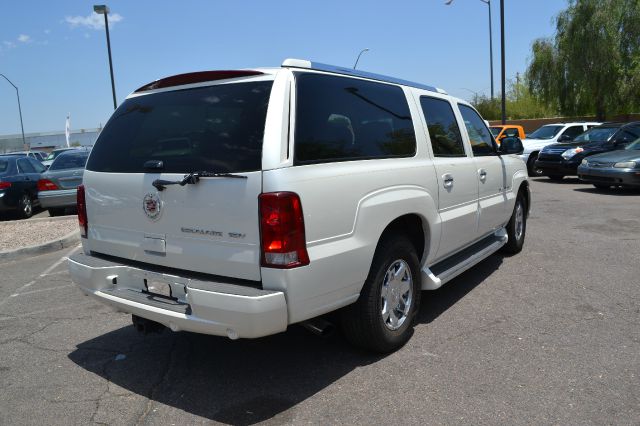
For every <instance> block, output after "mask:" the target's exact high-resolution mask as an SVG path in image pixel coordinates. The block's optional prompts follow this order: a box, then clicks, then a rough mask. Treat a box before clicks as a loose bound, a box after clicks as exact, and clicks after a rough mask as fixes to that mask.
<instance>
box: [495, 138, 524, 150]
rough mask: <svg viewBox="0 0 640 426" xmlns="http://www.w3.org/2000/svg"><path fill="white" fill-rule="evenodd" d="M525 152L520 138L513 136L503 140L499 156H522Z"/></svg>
mask: <svg viewBox="0 0 640 426" xmlns="http://www.w3.org/2000/svg"><path fill="white" fill-rule="evenodd" d="M523 152H524V146H523V145H522V141H521V140H520V138H518V137H515V136H512V137H509V138H504V139H502V142H501V143H500V148H499V149H498V154H522V153H523Z"/></svg>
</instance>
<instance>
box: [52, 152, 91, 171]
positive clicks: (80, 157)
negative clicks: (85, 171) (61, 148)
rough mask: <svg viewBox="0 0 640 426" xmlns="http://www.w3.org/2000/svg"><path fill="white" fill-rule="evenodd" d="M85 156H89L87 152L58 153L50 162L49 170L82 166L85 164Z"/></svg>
mask: <svg viewBox="0 0 640 426" xmlns="http://www.w3.org/2000/svg"><path fill="white" fill-rule="evenodd" d="M87 158H89V153H87V152H82V153H77V154H76V153H73V154H63V155H59V156H58V158H56V159H55V160H54V161H53V163H51V167H49V170H63V169H79V168H84V166H85V164H87Z"/></svg>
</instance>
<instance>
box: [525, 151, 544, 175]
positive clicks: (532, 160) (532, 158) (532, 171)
mask: <svg viewBox="0 0 640 426" xmlns="http://www.w3.org/2000/svg"><path fill="white" fill-rule="evenodd" d="M537 159H538V153H537V152H534V153H532V154H531V155H529V160H527V172H528V173H529V176H531V177H540V176H543V175H544V174H543V172H542V169H539V168H537V167H536V160H537Z"/></svg>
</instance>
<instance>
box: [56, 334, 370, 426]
mask: <svg viewBox="0 0 640 426" xmlns="http://www.w3.org/2000/svg"><path fill="white" fill-rule="evenodd" d="M117 348H122V349H120V350H117ZM119 354H122V355H125V356H126V358H125V359H122V360H120V361H116V357H117V358H123V356H122V355H119ZM69 358H70V359H71V360H72V361H73V362H74V363H76V364H77V365H78V366H80V367H82V368H84V369H86V370H88V371H90V372H92V373H94V374H97V375H99V376H101V377H103V378H104V379H106V380H108V381H110V382H112V383H114V384H115V385H117V386H120V387H122V388H124V389H126V390H128V391H130V392H133V393H135V394H138V395H142V396H145V397H147V398H149V399H151V400H153V401H155V402H157V403H160V404H165V405H168V406H171V407H175V408H177V409H179V410H184V411H186V412H189V413H192V414H194V415H197V416H201V417H204V418H207V419H210V420H215V421H217V422H222V423H228V424H238V425H249V424H255V423H258V422H261V421H265V420H267V419H270V418H273V417H275V416H278V417H277V419H278V422H279V423H280V422H286V421H287V419H289V417H290V416H292V415H293V413H291V412H290V411H287V410H289V409H290V408H292V407H294V406H295V405H297V404H299V403H301V402H302V401H304V400H305V399H307V398H309V397H310V396H312V395H314V394H316V393H318V392H320V391H322V390H323V389H325V388H326V387H327V386H329V385H330V384H331V383H333V382H335V381H336V380H339V379H340V378H341V377H343V376H345V375H346V374H348V373H350V372H351V371H353V370H354V369H356V368H357V367H359V366H364V365H368V364H370V363H373V362H376V361H378V360H380V359H381V358H382V356H379V355H371V354H367V353H364V352H361V351H357V350H354V349H353V348H352V347H350V346H349V344H348V343H347V342H346V341H345V340H344V338H343V337H342V336H341V335H340V334H339V333H335V334H334V335H332V336H331V337H328V338H320V337H318V336H316V335H313V334H311V333H310V332H308V331H307V330H305V329H303V328H302V327H300V326H292V327H289V329H288V330H287V331H286V332H285V333H281V334H278V335H275V336H270V337H265V338H261V339H255V340H238V341H231V340H229V339H227V338H222V337H214V336H206V335H198V334H191V333H172V332H171V331H169V330H165V331H164V332H162V333H160V334H150V335H146V336H144V335H141V334H138V333H137V332H136V331H135V330H134V327H133V326H129V327H123V328H120V329H118V330H115V331H112V332H110V333H107V334H104V335H102V336H98V337H96V338H94V339H91V340H88V341H86V342H83V343H81V344H79V345H77V349H76V350H75V351H73V352H72V353H71V354H69ZM151 415H152V414H150V415H149V416H151ZM289 421H290V420H289Z"/></svg>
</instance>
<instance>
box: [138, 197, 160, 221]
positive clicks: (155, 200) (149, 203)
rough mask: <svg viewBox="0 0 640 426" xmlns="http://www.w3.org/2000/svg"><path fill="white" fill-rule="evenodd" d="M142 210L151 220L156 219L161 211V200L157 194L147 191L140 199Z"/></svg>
mask: <svg viewBox="0 0 640 426" xmlns="http://www.w3.org/2000/svg"><path fill="white" fill-rule="evenodd" d="M142 210H143V211H144V214H146V215H147V217H148V218H149V219H151V220H157V219H158V218H159V217H160V213H161V212H162V201H160V197H158V194H154V193H151V192H150V193H148V194H147V195H145V196H144V198H143V199H142Z"/></svg>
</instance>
